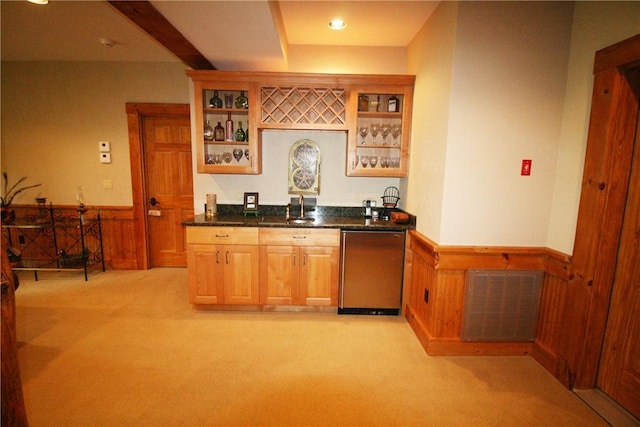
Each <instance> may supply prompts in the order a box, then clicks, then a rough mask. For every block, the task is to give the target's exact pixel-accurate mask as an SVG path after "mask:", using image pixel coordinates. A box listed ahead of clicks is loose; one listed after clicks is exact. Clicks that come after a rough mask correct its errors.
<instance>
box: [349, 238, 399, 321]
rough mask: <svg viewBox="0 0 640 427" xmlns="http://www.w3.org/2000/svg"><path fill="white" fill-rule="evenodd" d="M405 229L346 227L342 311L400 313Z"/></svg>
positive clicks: (353, 312)
mask: <svg viewBox="0 0 640 427" xmlns="http://www.w3.org/2000/svg"><path fill="white" fill-rule="evenodd" d="M404 239H405V233H404V232H398V231H343V232H342V236H341V241H342V242H341V243H342V254H341V256H342V260H341V261H342V262H341V263H340V266H341V280H340V296H339V303H338V313H339V314H384V315H398V314H399V313H400V304H401V299H402V276H403V270H404V268H403V266H404Z"/></svg>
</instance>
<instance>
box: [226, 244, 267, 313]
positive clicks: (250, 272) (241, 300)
mask: <svg viewBox="0 0 640 427" xmlns="http://www.w3.org/2000/svg"><path fill="white" fill-rule="evenodd" d="M223 251H224V254H223V256H224V261H223V262H224V264H223V265H224V303H225V304H258V303H259V302H260V299H259V284H258V279H259V274H258V268H259V267H258V246H257V245H224V247H223Z"/></svg>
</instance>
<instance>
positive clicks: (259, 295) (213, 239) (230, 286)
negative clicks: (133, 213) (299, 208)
mask: <svg viewBox="0 0 640 427" xmlns="http://www.w3.org/2000/svg"><path fill="white" fill-rule="evenodd" d="M339 263H340V230H338V229H320V230H310V229H300V228H296V229H287V228H259V229H258V228H248V227H187V269H188V273H187V274H188V282H189V302H190V303H191V304H195V305H252V306H255V305H263V306H315V307H331V306H337V305H338V280H339V271H340V267H339Z"/></svg>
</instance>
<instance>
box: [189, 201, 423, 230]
mask: <svg viewBox="0 0 640 427" xmlns="http://www.w3.org/2000/svg"><path fill="white" fill-rule="evenodd" d="M280 210H281V211H282V212H280ZM377 210H378V212H382V208H379V209H377ZM390 211H399V209H392V210H390ZM293 214H294V216H295V210H294V211H293ZM305 217H311V218H314V220H313V221H305V222H303V223H293V222H287V220H286V219H285V208H284V207H277V206H264V207H263V206H261V207H260V212H259V213H258V215H255V214H247V215H243V213H242V206H235V205H218V215H216V216H214V217H213V218H211V219H207V218H205V215H204V214H200V215H196V216H195V217H194V218H191V219H188V220H185V221H183V222H182V224H183V225H185V226H204V227H207V226H210V227H285V228H339V229H342V230H378V231H405V230H411V229H414V228H415V224H416V217H415V216H413V215H410V216H409V222H408V223H407V224H396V223H394V222H392V221H385V220H381V219H378V220H372V219H365V218H364V216H363V209H362V208H351V207H320V206H318V207H316V208H314V209H313V210H311V211H307V212H306V213H305Z"/></svg>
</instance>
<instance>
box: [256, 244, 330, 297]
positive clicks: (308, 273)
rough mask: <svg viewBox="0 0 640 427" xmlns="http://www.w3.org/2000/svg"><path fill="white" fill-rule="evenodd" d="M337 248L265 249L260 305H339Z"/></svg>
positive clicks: (271, 247)
mask: <svg viewBox="0 0 640 427" xmlns="http://www.w3.org/2000/svg"><path fill="white" fill-rule="evenodd" d="M339 257H340V251H339V249H338V248H334V247H295V246H262V247H261V248H260V284H261V290H260V295H261V298H260V302H261V304H266V305H315V306H332V305H337V303H338V301H337V286H336V284H337V283H338V272H339V268H338V262H339Z"/></svg>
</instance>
